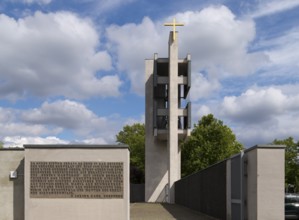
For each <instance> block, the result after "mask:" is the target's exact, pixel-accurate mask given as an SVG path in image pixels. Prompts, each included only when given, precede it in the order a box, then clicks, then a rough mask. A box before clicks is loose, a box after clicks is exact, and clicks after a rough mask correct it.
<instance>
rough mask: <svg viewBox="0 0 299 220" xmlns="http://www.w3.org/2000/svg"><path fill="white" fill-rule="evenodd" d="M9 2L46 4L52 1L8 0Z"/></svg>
mask: <svg viewBox="0 0 299 220" xmlns="http://www.w3.org/2000/svg"><path fill="white" fill-rule="evenodd" d="M9 1H11V2H22V3H25V4H34V3H36V4H39V5H47V4H50V3H51V2H52V0H9Z"/></svg>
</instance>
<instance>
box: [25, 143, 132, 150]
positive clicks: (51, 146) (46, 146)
mask: <svg viewBox="0 0 299 220" xmlns="http://www.w3.org/2000/svg"><path fill="white" fill-rule="evenodd" d="M24 149H36V150H38V149H129V146H128V145H125V144H118V145H96V144H25V145H24Z"/></svg>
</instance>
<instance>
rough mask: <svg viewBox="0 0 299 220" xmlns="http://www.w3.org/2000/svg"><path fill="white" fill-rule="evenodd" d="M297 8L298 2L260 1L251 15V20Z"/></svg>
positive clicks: (293, 0) (289, 0)
mask: <svg viewBox="0 0 299 220" xmlns="http://www.w3.org/2000/svg"><path fill="white" fill-rule="evenodd" d="M298 6H299V1H298V0H283V1H281V0H260V1H258V7H257V9H256V11H255V12H253V13H252V15H251V16H252V17H253V18H259V17H263V16H267V15H271V14H275V13H279V12H283V11H286V10H290V9H293V8H295V7H298Z"/></svg>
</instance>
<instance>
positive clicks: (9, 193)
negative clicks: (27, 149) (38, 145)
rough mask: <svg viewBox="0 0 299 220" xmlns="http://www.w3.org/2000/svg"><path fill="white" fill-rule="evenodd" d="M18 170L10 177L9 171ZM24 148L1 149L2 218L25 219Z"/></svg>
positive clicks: (0, 196) (10, 219)
mask: <svg viewBox="0 0 299 220" xmlns="http://www.w3.org/2000/svg"><path fill="white" fill-rule="evenodd" d="M10 171H17V174H18V176H17V178H16V179H10V177H9V172H10ZM23 175H24V150H23V149H1V150H0V220H24V176H23Z"/></svg>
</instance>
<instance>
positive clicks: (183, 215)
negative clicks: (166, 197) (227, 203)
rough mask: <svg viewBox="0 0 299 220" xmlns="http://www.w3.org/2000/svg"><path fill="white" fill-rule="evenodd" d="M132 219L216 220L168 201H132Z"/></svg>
mask: <svg viewBox="0 0 299 220" xmlns="http://www.w3.org/2000/svg"><path fill="white" fill-rule="evenodd" d="M130 212H131V220H160V219H161V220H173V219H176V220H216V219H215V218H212V217H209V216H206V215H204V214H201V213H199V212H196V211H193V210H191V209H188V208H185V207H183V206H179V205H175V204H166V203H131V206H130Z"/></svg>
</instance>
